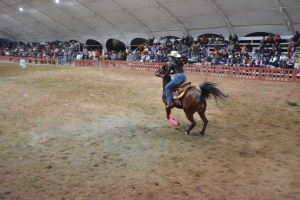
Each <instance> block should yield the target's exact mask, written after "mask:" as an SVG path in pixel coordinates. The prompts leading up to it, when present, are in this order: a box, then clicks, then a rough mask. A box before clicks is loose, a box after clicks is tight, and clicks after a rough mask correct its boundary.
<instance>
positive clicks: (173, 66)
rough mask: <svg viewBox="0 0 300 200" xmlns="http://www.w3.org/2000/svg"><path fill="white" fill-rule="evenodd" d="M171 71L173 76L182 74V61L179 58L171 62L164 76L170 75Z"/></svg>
mask: <svg viewBox="0 0 300 200" xmlns="http://www.w3.org/2000/svg"><path fill="white" fill-rule="evenodd" d="M171 70H172V71H173V73H174V74H177V73H184V70H183V61H182V59H181V58H178V59H176V60H172V61H171V63H170V66H169V68H168V70H167V71H166V73H165V76H166V75H168V74H170V72H171Z"/></svg>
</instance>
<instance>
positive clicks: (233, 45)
mask: <svg viewBox="0 0 300 200" xmlns="http://www.w3.org/2000/svg"><path fill="white" fill-rule="evenodd" d="M281 41H282V40H281V37H280V35H278V34H273V33H269V35H268V36H266V37H265V36H263V37H262V38H261V41H260V44H259V45H258V46H253V45H252V44H251V43H250V42H248V43H247V44H240V41H239V38H238V36H237V35H236V34H233V35H231V34H230V35H229V36H228V38H227V39H225V37H224V36H223V35H222V34H220V35H218V36H217V37H216V36H214V35H212V36H211V37H208V36H207V35H202V36H199V37H198V38H196V39H194V38H193V37H191V36H187V37H182V38H181V39H175V38H174V37H172V38H168V37H162V38H160V39H159V40H157V42H156V43H154V38H153V39H149V40H147V42H146V43H145V44H141V45H140V46H139V47H138V48H136V49H135V50H129V51H128V52H126V51H122V50H119V51H118V52H117V51H115V50H111V51H109V52H108V53H105V54H104V55H103V54H102V52H100V51H99V50H98V49H96V51H94V52H93V53H91V52H88V51H85V52H84V51H76V52H75V51H74V52H71V53H70V54H71V55H69V52H70V51H69V48H70V47H72V45H74V43H75V42H64V43H61V42H58V41H56V42H47V43H45V44H40V43H27V44H23V45H22V46H21V47H20V46H18V45H17V43H12V42H11V43H9V44H7V43H3V42H1V43H0V55H14V56H20V57H34V58H42V57H45V58H60V62H61V63H65V62H66V61H67V60H68V58H70V57H71V58H74V59H100V60H124V61H133V62H168V57H167V55H168V54H169V53H170V52H171V51H178V53H179V54H181V55H182V56H183V58H185V62H186V63H196V64H203V65H227V66H245V67H258V68H277V67H278V68H298V69H299V66H300V35H299V32H298V31H297V32H296V33H295V35H294V36H293V37H292V38H290V40H289V42H288V46H287V52H286V53H285V52H283V49H282V46H281ZM4 49H6V50H4ZM299 72H300V71H299Z"/></svg>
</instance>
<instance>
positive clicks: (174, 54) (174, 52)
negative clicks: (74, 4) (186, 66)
mask: <svg viewBox="0 0 300 200" xmlns="http://www.w3.org/2000/svg"><path fill="white" fill-rule="evenodd" d="M168 56H172V57H175V58H180V57H181V55H180V54H179V53H178V52H177V51H171V53H170V54H168Z"/></svg>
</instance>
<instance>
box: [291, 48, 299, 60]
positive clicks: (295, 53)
mask: <svg viewBox="0 0 300 200" xmlns="http://www.w3.org/2000/svg"><path fill="white" fill-rule="evenodd" d="M296 56H298V57H300V47H296V51H295V52H294V53H293V58H295V57H296Z"/></svg>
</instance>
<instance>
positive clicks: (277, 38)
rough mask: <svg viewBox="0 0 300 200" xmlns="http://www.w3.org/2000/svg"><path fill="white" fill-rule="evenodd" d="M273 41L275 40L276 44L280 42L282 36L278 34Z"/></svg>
mask: <svg viewBox="0 0 300 200" xmlns="http://www.w3.org/2000/svg"><path fill="white" fill-rule="evenodd" d="M273 40H274V42H275V43H276V42H278V43H279V42H280V40H281V37H280V35H279V34H278V33H276V34H275V36H274V38H273Z"/></svg>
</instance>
